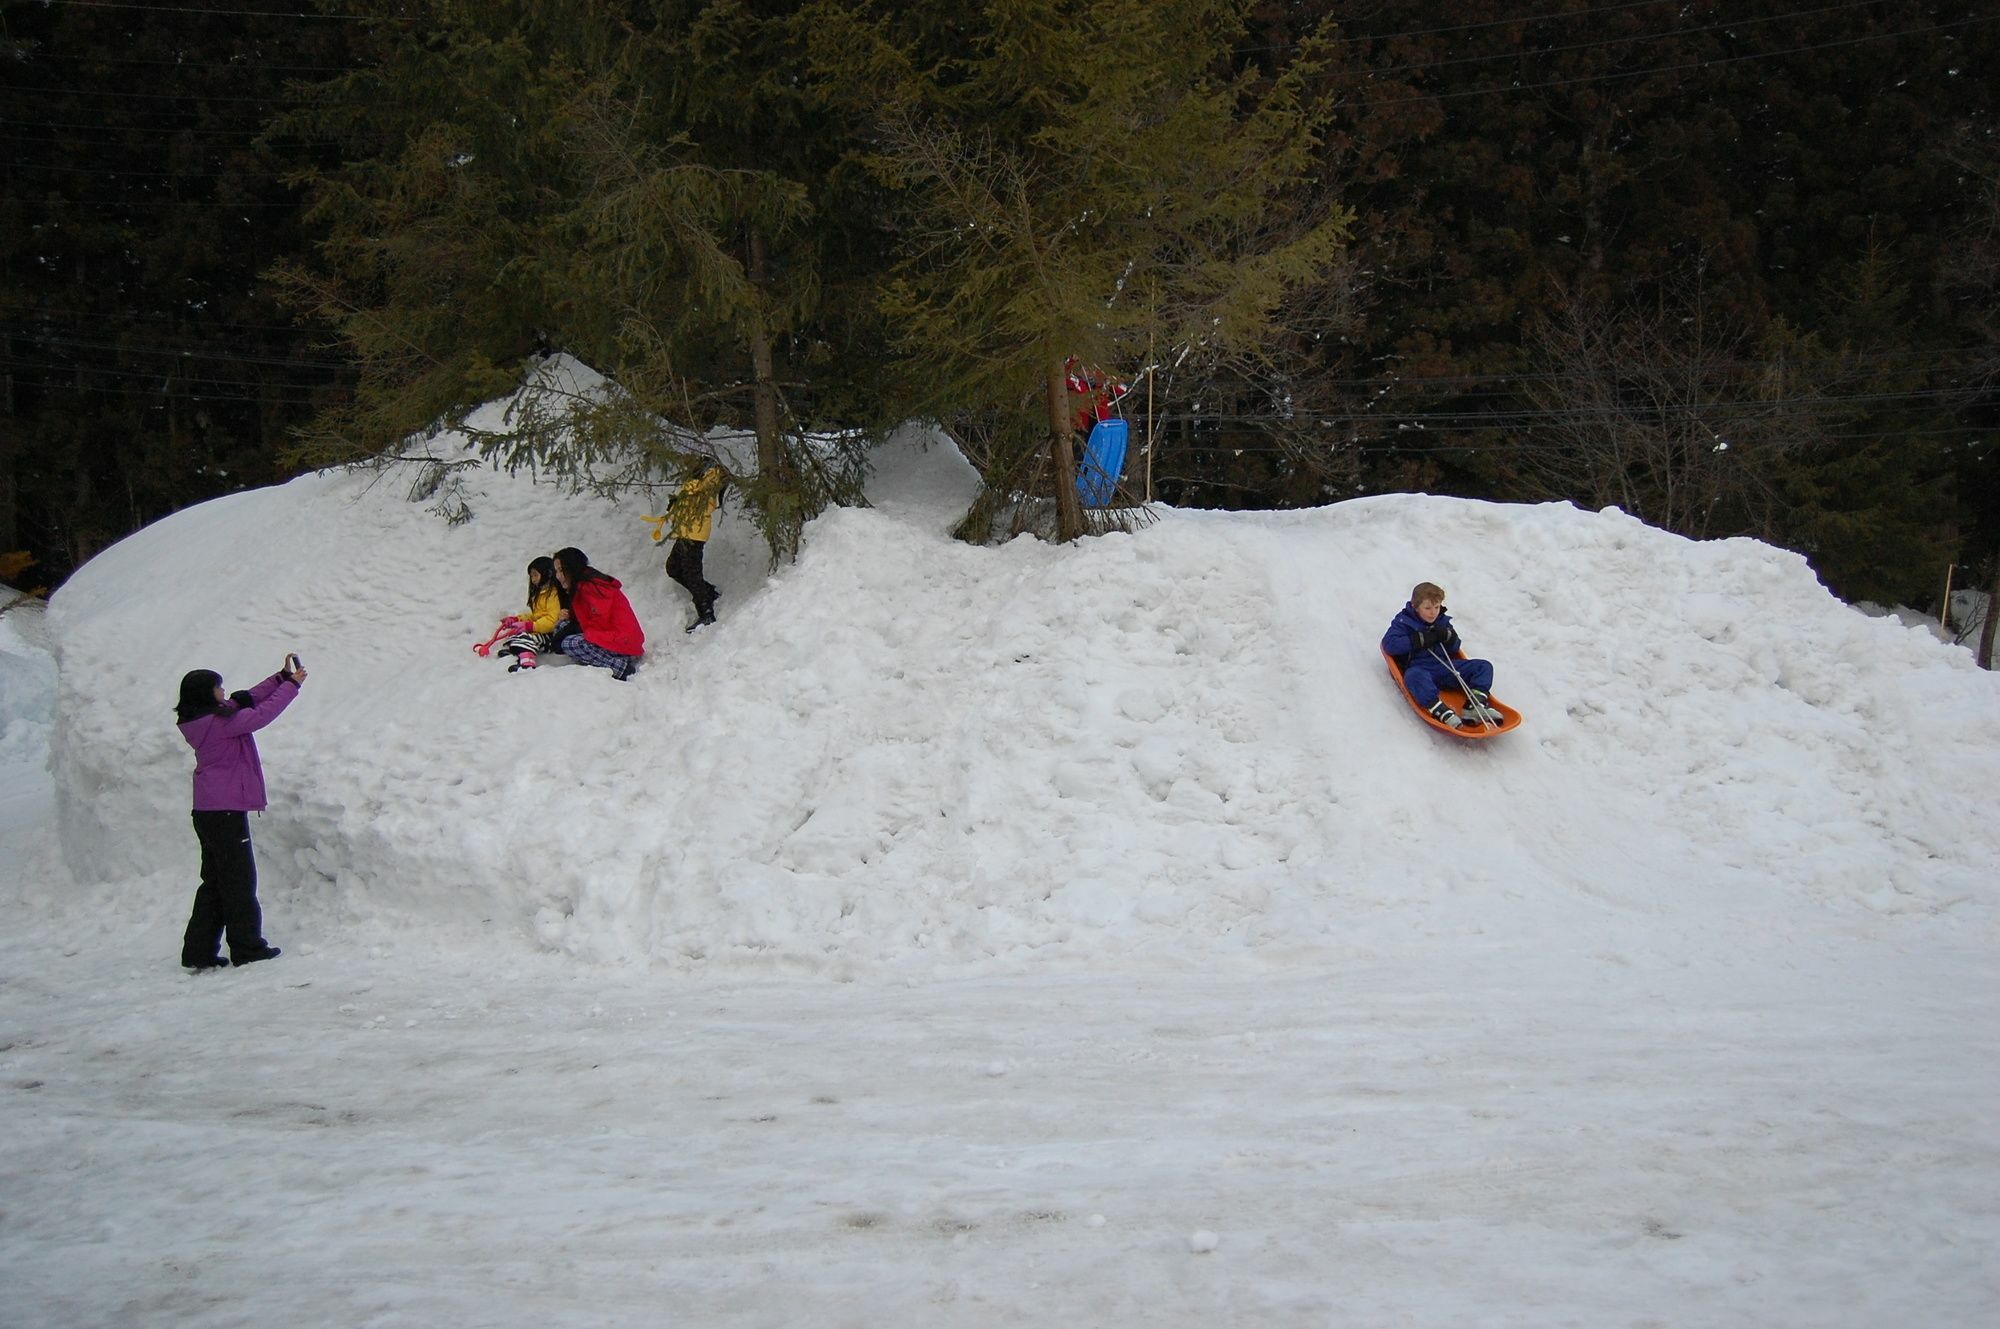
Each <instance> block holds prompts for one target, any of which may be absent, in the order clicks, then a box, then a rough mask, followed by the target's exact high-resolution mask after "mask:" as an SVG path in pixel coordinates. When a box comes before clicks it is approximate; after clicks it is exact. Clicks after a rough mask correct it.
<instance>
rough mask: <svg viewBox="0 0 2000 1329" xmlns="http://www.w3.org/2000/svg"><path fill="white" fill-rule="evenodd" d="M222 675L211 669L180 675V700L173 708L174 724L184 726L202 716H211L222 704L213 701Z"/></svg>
mask: <svg viewBox="0 0 2000 1329" xmlns="http://www.w3.org/2000/svg"><path fill="white" fill-rule="evenodd" d="M221 682H222V675H220V674H218V673H216V672H215V671H214V670H213V669H190V670H188V672H187V673H185V674H182V675H181V699H180V701H179V702H177V703H176V704H175V706H174V723H175V724H186V723H187V722H188V721H189V720H199V719H200V718H201V717H202V716H204V715H213V714H214V713H215V712H216V711H217V710H219V709H221V706H222V703H221V702H219V701H217V700H216V699H215V689H216V685H217V684H219V683H221Z"/></svg>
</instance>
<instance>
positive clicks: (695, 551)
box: [646, 462, 729, 632]
mask: <svg viewBox="0 0 2000 1329" xmlns="http://www.w3.org/2000/svg"><path fill="white" fill-rule="evenodd" d="M728 483H729V477H728V476H726V475H724V474H723V472H722V468H721V467H720V466H717V465H716V464H715V463H714V462H710V463H708V464H707V465H706V466H704V467H702V469H701V473H700V474H698V475H696V476H695V477H694V478H693V479H691V480H687V481H684V482H682V484H681V487H680V491H679V492H678V493H676V494H675V495H674V501H673V502H672V503H670V504H668V505H667V513H666V516H665V517H648V518H647V519H646V520H648V521H650V522H653V523H655V525H654V527H653V538H654V539H655V540H659V539H661V538H662V536H661V532H660V528H661V527H662V526H664V525H667V524H668V523H671V524H672V526H673V536H674V547H673V548H672V549H671V550H669V551H668V552H667V575H668V576H669V577H672V578H673V579H674V580H675V581H677V582H679V583H680V584H681V585H682V586H685V587H686V588H687V593H688V595H689V596H691V597H692V598H693V600H694V622H692V623H690V624H688V625H687V630H688V631H689V632H693V631H694V630H695V629H697V628H703V627H707V626H708V625H709V624H710V623H713V622H715V597H717V596H718V595H721V594H722V592H721V591H720V590H718V589H717V588H716V587H715V585H714V584H713V583H711V582H710V581H709V580H708V578H706V577H704V576H703V575H702V571H701V560H702V554H703V551H704V550H705V549H706V548H707V546H708V537H709V533H710V532H711V531H712V530H713V529H714V527H715V510H716V508H718V507H720V506H721V504H722V491H723V490H724V488H726V487H727V485H728Z"/></svg>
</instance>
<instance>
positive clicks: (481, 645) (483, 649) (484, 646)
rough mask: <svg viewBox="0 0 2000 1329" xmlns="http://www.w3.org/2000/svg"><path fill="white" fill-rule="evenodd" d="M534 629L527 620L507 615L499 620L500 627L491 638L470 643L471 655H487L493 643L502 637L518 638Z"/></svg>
mask: <svg viewBox="0 0 2000 1329" xmlns="http://www.w3.org/2000/svg"><path fill="white" fill-rule="evenodd" d="M534 627H535V625H534V624H533V623H530V622H529V621H528V620H527V619H525V618H520V617H517V616H516V615H514V614H509V615H507V617H505V618H503V619H501V620H500V626H499V628H498V629H497V630H496V631H495V632H494V633H493V635H492V636H490V637H488V638H487V639H486V640H485V641H476V642H474V643H472V653H473V654H474V655H487V654H489V653H491V651H492V650H493V643H494V642H496V641H499V640H500V639H501V638H502V637H518V636H520V635H521V634H522V633H523V632H532V631H533V630H534Z"/></svg>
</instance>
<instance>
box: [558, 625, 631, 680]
mask: <svg viewBox="0 0 2000 1329" xmlns="http://www.w3.org/2000/svg"><path fill="white" fill-rule="evenodd" d="M562 653H563V654H564V655H567V656H568V657H569V658H570V659H572V660H574V661H576V662H577V663H578V664H585V665H596V666H597V667H598V668H599V669H609V670H610V671H611V672H612V674H613V675H615V676H616V677H618V678H624V677H626V676H627V675H629V674H630V673H631V672H632V667H633V664H634V663H635V662H634V661H633V659H632V657H631V656H629V655H620V654H618V653H617V652H616V651H607V650H605V649H604V648H603V647H602V646H595V645H592V644H591V643H590V642H589V641H588V640H586V639H585V637H584V635H583V634H582V633H581V632H572V633H571V634H570V635H569V636H567V637H564V638H563V639H562Z"/></svg>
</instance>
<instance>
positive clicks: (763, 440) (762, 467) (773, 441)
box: [750, 227, 799, 559]
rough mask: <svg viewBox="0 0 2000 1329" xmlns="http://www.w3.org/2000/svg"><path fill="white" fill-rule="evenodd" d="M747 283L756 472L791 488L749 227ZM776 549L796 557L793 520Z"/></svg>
mask: <svg viewBox="0 0 2000 1329" xmlns="http://www.w3.org/2000/svg"><path fill="white" fill-rule="evenodd" d="M750 284H751V286H753V287H754V288H755V289H756V291H757V295H758V313H757V315H756V317H755V318H753V319H752V321H751V324H750V380H751V386H750V394H751V395H750V402H751V406H750V409H751V414H752V419H753V421H754V423H755V426H756V430H757V474H758V476H759V477H760V478H761V479H762V480H764V481H765V482H766V483H767V484H770V485H772V486H774V487H776V488H779V489H783V490H785V491H787V492H789V491H791V490H792V489H793V488H794V485H793V476H792V472H791V459H790V458H789V457H787V456H786V455H785V440H784V438H783V437H782V436H781V435H780V433H779V432H778V382H777V373H776V371H775V370H774V369H773V368H772V355H771V329H770V324H769V323H768V322H767V321H766V320H765V318H764V316H763V312H762V310H763V294H764V236H763V234H762V233H761V232H760V231H758V230H757V229H756V228H755V227H752V228H750ZM777 543H778V545H779V546H780V547H779V548H778V549H777V550H776V552H777V553H779V554H780V555H782V556H783V557H785V558H788V559H789V558H797V557H798V553H799V530H798V523H797V522H796V521H787V522H785V523H784V529H783V533H782V535H781V537H780V538H779V540H778V542H777Z"/></svg>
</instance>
